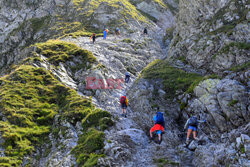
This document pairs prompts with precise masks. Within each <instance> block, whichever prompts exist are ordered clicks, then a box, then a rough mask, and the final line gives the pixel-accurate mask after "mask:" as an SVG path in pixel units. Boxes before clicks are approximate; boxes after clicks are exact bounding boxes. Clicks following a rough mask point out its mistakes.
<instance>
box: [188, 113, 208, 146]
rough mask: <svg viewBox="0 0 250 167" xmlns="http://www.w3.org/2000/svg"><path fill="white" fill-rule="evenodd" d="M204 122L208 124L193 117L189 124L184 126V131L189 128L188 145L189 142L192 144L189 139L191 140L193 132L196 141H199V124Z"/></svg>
mask: <svg viewBox="0 0 250 167" xmlns="http://www.w3.org/2000/svg"><path fill="white" fill-rule="evenodd" d="M204 122H206V120H203V121H202V120H198V118H197V117H196V116H191V117H190V118H189V119H188V120H187V122H186V124H185V126H184V131H185V130H186V129H187V128H188V131H187V139H186V145H188V144H189V142H190V140H189V138H190V135H191V133H192V132H193V138H194V140H198V138H197V129H198V124H199V123H204Z"/></svg>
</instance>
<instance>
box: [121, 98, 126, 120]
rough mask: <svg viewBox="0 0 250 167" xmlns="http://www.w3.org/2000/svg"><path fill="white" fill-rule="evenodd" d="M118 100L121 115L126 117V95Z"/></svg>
mask: <svg viewBox="0 0 250 167" xmlns="http://www.w3.org/2000/svg"><path fill="white" fill-rule="evenodd" d="M120 102H121V107H122V116H124V117H125V118H127V107H128V98H127V97H126V95H124V96H122V97H121V99H120Z"/></svg>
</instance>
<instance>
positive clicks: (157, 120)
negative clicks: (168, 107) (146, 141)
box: [150, 107, 165, 144]
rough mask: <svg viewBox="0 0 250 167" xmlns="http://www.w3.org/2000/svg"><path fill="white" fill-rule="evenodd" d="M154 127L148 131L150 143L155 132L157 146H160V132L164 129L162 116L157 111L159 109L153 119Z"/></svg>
mask: <svg viewBox="0 0 250 167" xmlns="http://www.w3.org/2000/svg"><path fill="white" fill-rule="evenodd" d="M153 121H154V126H153V127H152V128H151V129H150V141H152V140H153V133H154V132H155V133H156V134H157V135H158V144H161V140H162V137H161V136H162V132H163V131H164V127H165V120H164V117H163V114H162V113H161V112H160V111H159V107H158V108H157V112H156V115H155V116H154V117H153Z"/></svg>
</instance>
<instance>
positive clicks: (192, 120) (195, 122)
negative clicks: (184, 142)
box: [188, 116, 198, 126]
mask: <svg viewBox="0 0 250 167" xmlns="http://www.w3.org/2000/svg"><path fill="white" fill-rule="evenodd" d="M188 125H189V126H198V119H197V117H196V116H192V117H191V118H190V119H189V121H188Z"/></svg>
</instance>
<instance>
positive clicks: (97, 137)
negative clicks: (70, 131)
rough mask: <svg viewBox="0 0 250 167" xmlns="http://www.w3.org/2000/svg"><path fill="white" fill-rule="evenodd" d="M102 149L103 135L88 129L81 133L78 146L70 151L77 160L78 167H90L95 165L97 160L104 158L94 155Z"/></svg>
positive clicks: (100, 155)
mask: <svg viewBox="0 0 250 167" xmlns="http://www.w3.org/2000/svg"><path fill="white" fill-rule="evenodd" d="M103 147H104V133H103V132H101V131H98V130H96V129H93V128H90V129H89V130H88V131H87V132H85V133H83V134H82V135H81V136H80V137H79V140H78V145H77V146H76V147H75V148H74V149H73V150H72V153H73V154H74V155H75V157H76V158H77V165H78V166H84V167H85V166H86V167H87V166H88V167H92V166H95V165H96V164H97V160H98V159H99V158H100V157H102V156H104V155H103V154H96V153H94V152H95V151H96V150H101V149H102V148H103Z"/></svg>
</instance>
